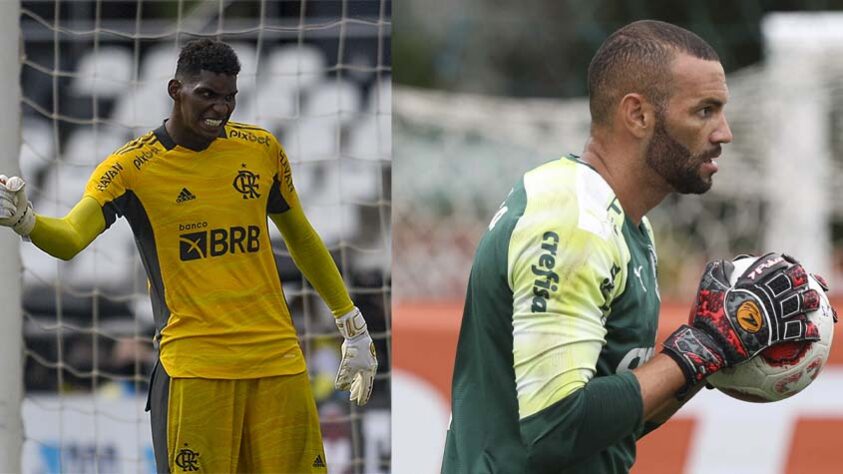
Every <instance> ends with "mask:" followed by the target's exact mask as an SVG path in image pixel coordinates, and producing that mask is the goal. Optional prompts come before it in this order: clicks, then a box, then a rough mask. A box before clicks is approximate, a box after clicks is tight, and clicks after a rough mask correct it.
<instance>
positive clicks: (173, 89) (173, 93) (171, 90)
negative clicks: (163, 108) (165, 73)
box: [167, 79, 181, 102]
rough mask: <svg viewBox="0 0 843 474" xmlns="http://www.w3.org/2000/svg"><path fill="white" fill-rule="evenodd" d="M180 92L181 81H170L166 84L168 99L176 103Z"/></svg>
mask: <svg viewBox="0 0 843 474" xmlns="http://www.w3.org/2000/svg"><path fill="white" fill-rule="evenodd" d="M180 90H181V81H179V80H178V79H170V82H168V83H167V94H169V95H170V98H171V99H173V100H174V101H176V102H178V100H179V91H180Z"/></svg>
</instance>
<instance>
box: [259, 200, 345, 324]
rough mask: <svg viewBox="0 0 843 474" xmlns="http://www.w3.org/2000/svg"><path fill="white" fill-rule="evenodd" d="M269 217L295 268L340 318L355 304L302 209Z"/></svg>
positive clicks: (296, 207) (291, 209)
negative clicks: (279, 234) (296, 267)
mask: <svg viewBox="0 0 843 474" xmlns="http://www.w3.org/2000/svg"><path fill="white" fill-rule="evenodd" d="M269 216H270V218H271V219H272V221H273V222H274V223H275V225H276V226H277V227H278V230H280V231H281V234H282V235H283V236H284V241H285V242H286V243H287V249H288V250H289V251H290V255H291V256H292V257H293V261H294V262H295V263H296V266H298V267H299V269H300V270H301V272H302V273H303V274H304V276H305V278H307V280H308V281H309V282H310V283H311V284H312V285H313V287H314V288H316V291H317V292H318V293H319V295H320V296H321V297H322V299H323V300H324V301H325V304H327V305H328V307H329V308H330V309H331V312H332V313H333V314H334V316H335V317H339V316H342V315H343V314H345V313H347V312H349V311H351V309H352V308H353V307H354V303H352V302H351V298H350V297H349V296H348V291H347V290H346V288H345V282H343V280H342V275H340V272H339V270H338V269H337V265H336V263H334V260H333V259H332V258H331V254H330V252H328V249H327V248H326V247H325V244H324V243H323V242H322V239H321V238H320V237H319V234H317V233H316V230H314V229H313V226H312V225H310V222H309V221H308V220H307V217H306V216H305V215H304V211H303V210H302V208H301V206H298V205H296V206H293V207H291V208H290V209H289V210H287V211H286V212H284V213H281V214H270V215H269Z"/></svg>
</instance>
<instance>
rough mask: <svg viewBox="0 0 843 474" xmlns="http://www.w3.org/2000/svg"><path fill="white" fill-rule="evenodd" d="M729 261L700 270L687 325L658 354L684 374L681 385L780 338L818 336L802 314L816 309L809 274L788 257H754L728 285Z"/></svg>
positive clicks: (817, 300)
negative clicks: (668, 357) (671, 362)
mask: <svg viewBox="0 0 843 474" xmlns="http://www.w3.org/2000/svg"><path fill="white" fill-rule="evenodd" d="M733 270H734V265H733V264H732V262H727V261H724V260H716V261H713V262H710V263H709V264H708V265H707V266H706V268H705V272H703V277H702V280H701V281H700V288H699V291H698V292H697V298H696V301H695V303H694V307H693V308H692V309H691V317H690V321H689V323H690V325H682V326H681V327H680V328H679V329H677V330H676V332H674V333H673V334H672V335H671V336H670V337H669V338H667V340H666V341H665V343H664V349H663V350H662V352H664V353H665V354H667V355H669V356H670V357H672V358H673V359H674V360H675V361H676V362H677V364H679V367H681V368H682V371H683V372H684V373H685V386H684V387H683V388H682V389H681V390H680V391H679V392H678V393H677V395H678V396H680V397H681V396H682V395H684V394H685V393H686V392H687V391H688V389H689V388H691V387H692V386H694V385H696V384H697V383H700V382H702V381H703V380H704V379H705V378H706V377H708V376H709V375H711V374H713V373H715V372H717V371H718V370H720V369H722V368H724V367H729V366H733V365H735V364H738V363H741V362H743V361H745V360H747V359H750V358H752V357H753V356H755V355H756V354H758V353H759V352H761V351H763V350H764V349H766V348H768V347H770V346H772V345H773V344H776V343H779V342H783V341H801V340H818V339H819V331H818V330H817V327H816V326H815V325H814V324H813V323H811V322H810V321H808V318H807V316H806V315H805V313H806V312H810V311H814V310H815V309H817V308H818V307H819V304H820V297H819V294H818V293H817V292H816V290H812V289H808V275H807V273H806V272H805V269H804V268H802V266H801V265H800V264H799V262H797V261H796V260H795V259H793V258H792V257H790V256H788V255H783V254H777V253H769V254H767V255H764V256H763V257H761V258H759V259H758V260H757V261H756V262H755V263H753V264H752V265H751V266H750V267H749V268H748V269H747V270H746V271H745V272H744V273H743V275H741V276H740V277H738V279H737V281H736V282H735V285H734V286H733V287H732V286H731V285H729V280H730V277H731V274H732V271H733Z"/></svg>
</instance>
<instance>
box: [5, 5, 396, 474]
mask: <svg viewBox="0 0 843 474" xmlns="http://www.w3.org/2000/svg"><path fill="white" fill-rule="evenodd" d="M390 18H391V2H390V1H389V0H380V1H372V2H354V1H347V0H343V1H340V0H337V1H324V2H306V1H266V0H261V1H233V0H231V1H222V0H213V1H198V2H194V1H144V0H136V1H108V0H100V1H78V2H62V1H59V0H56V1H23V2H22V15H21V30H22V35H23V51H24V57H23V58H22V86H23V97H22V99H21V101H22V109H23V127H22V148H21V155H20V163H21V169H22V174H23V176H24V177H25V178H26V179H27V182H28V190H29V193H30V199H31V200H32V201H33V204H34V207H35V209H36V210H37V212H39V213H40V214H44V215H49V216H62V215H64V214H65V213H66V212H67V211H69V210H70V208H71V206H72V205H73V204H75V203H76V202H77V201H78V199H79V198H80V197H81V194H82V191H83V188H84V185H85V183H86V181H87V179H88V177H89V176H90V174H91V172H92V170H93V168H94V167H95V166H96V164H97V163H98V162H99V161H100V160H102V159H103V158H105V156H107V155H108V154H109V153H111V152H112V151H114V150H116V149H117V148H119V147H120V146H122V145H123V144H125V143H126V142H127V141H128V140H130V139H131V138H133V137H135V136H137V135H139V134H141V133H144V132H146V131H148V130H150V129H152V128H156V127H157V126H159V125H160V124H161V122H162V120H163V119H164V118H166V117H167V116H168V115H169V108H170V99H169V97H168V96H167V94H166V84H167V81H168V80H169V79H170V78H171V77H172V75H173V72H174V70H175V60H176V58H177V55H178V50H179V47H180V46H181V45H183V44H184V43H185V42H186V41H188V40H190V39H192V38H195V37H200V36H202V37H213V38H217V39H221V40H224V41H226V42H228V43H229V44H231V45H232V46H233V47H234V49H235V51H236V52H237V54H238V57H239V59H240V61H241V65H242V72H241V74H240V75H239V78H238V89H239V93H238V106H237V109H236V111H235V113H234V115H233V117H232V119H233V120H237V121H242V122H247V123H253V124H256V125H258V126H261V127H263V128H266V129H268V130H270V131H271V132H273V133H274V134H275V135H276V136H277V137H278V138H279V140H280V141H281V143H282V144H283V145H284V146H285V148H286V150H287V154H288V156H289V157H290V159H291V162H292V166H293V173H294V179H295V180H296V187H297V190H298V193H299V196H300V197H301V200H302V202H303V205H304V207H305V212H306V214H307V215H308V217H309V218H310V220H311V222H312V223H313V225H314V227H315V228H316V229H317V231H318V232H319V233H320V235H321V236H322V238H323V240H324V241H325V243H326V245H328V247H329V250H330V251H331V252H332V255H333V256H334V258H335V260H336V261H337V263H338V265H339V267H340V270H341V272H342V274H343V277H344V279H345V281H346V284H347V287H348V288H349V291H350V293H351V297H352V299H353V300H354V301H355V303H356V304H357V306H358V307H360V308H361V310H362V311H363V314H364V315H365V316H366V319H367V321H368V323H369V329H370V332H372V336H373V338H374V339H375V341H376V346H377V349H378V353H379V362H380V370H379V375H378V378H377V382H376V386H375V390H374V398H373V400H372V401H370V405H369V406H367V408H366V409H365V410H357V409H353V408H352V407H351V406H350V405H349V404H348V402H347V399H346V397H347V393H345V394H344V393H338V392H335V391H334V390H333V387H332V384H333V377H334V374H335V370H336V367H337V365H338V363H339V351H338V349H339V342H340V340H339V339H338V335H337V332H336V328H335V327H334V324H333V318H332V316H331V314H330V312H329V311H328V309H327V308H326V307H325V305H324V304H323V303H322V302H321V300H319V298H318V295H317V294H316V293H315V291H314V290H313V289H312V288H311V287H310V285H309V284H308V283H307V281H306V280H305V279H304V278H303V277H302V276H301V274H300V273H299V272H298V270H297V269H296V268H295V267H294V265H293V263H292V260H291V258H290V256H289V253H288V252H287V250H286V248H285V246H284V244H283V241H282V240H281V238H280V234H278V233H277V232H275V233H274V234H272V239H273V246H274V248H275V249H276V255H277V262H278V266H279V271H280V273H281V277H282V281H283V282H284V291H285V295H286V297H287V301H288V304H289V306H290V309H291V311H292V313H293V315H294V322H295V324H296V327H297V328H298V330H299V334H300V340H301V341H302V346H303V349H304V352H305V356H306V359H307V361H308V366H309V369H310V375H311V380H312V386H313V390H314V393H315V395H316V398H317V403H318V405H319V409H320V417H321V420H322V423H323V435H324V440H325V449H326V455H327V458H328V463H329V469H330V471H331V472H381V471H388V470H389V457H390V443H389V406H390V393H389V373H390V360H389V354H390V348H389V336H390V313H389V308H390V296H391V295H390V285H391V282H390V268H391V260H390V244H389V242H390V240H391V230H390V207H391V195H390V173H391V128H390V125H391V124H390V122H391V108H390V104H391V80H390V78H391V66H390V64H391V51H390V47H389V45H390V36H391V19H390ZM270 228H271V229H273V226H270ZM273 230H274V229H273ZM21 252H22V255H23V262H24V299H23V305H24V313H25V327H24V345H25V356H26V361H25V389H26V397H25V401H24V407H23V418H24V425H25V440H24V453H23V469H24V472H152V471H153V469H154V461H153V455H152V449H151V440H150V436H149V426H148V415H147V414H145V413H144V412H143V408H144V404H145V399H146V390H147V378H148V374H149V371H150V368H151V366H152V364H153V363H154V361H155V357H156V354H155V352H154V350H153V347H152V343H151V341H152V334H153V321H152V314H151V307H150V303H149V298H148V295H147V282H146V276H145V274H144V272H143V268H142V265H141V264H140V260H139V258H138V256H137V250H136V249H135V243H134V240H133V236H132V233H131V229H130V228H129V226H128V224H127V223H126V222H125V220H122V219H121V220H118V221H117V222H116V223H115V224H114V225H113V226H112V227H111V228H110V229H109V230H108V231H106V232H105V233H104V234H102V235H101V236H100V237H99V238H98V239H97V240H95V241H94V243H93V244H92V245H91V246H90V247H89V248H87V249H86V250H84V251H83V252H82V253H80V254H79V255H78V256H76V257H75V258H74V259H73V260H71V261H69V262H60V261H57V260H56V259H53V258H52V257H49V256H47V255H46V254H44V253H42V252H40V251H39V250H38V249H36V248H34V246H32V245H31V244H27V243H24V244H22V246H21Z"/></svg>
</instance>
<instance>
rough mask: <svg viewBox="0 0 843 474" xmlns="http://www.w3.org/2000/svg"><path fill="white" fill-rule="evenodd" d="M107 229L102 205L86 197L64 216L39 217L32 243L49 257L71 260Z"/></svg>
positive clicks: (30, 235) (31, 235)
mask: <svg viewBox="0 0 843 474" xmlns="http://www.w3.org/2000/svg"><path fill="white" fill-rule="evenodd" d="M104 229H105V218H104V217H103V215H102V208H100V205H99V203H97V201H96V200H94V199H91V198H83V199H82V200H81V201H79V203H78V204H76V206H74V207H73V209H71V210H70V212H69V213H68V214H67V215H66V216H64V217H62V218H55V217H47V216H39V215H36V216H35V228H34V229H32V233H31V234H29V238H30V240H32V243H33V244H35V245H36V246H37V247H38V248H40V249H41V250H43V251H45V252H47V253H48V254H50V255H52V256H54V257H57V258H60V259H63V260H70V259H71V258H73V256H74V255H76V254H77V253H79V252H80V251H81V250H82V249H84V248H85V247H87V246H88V245H89V244H90V243H91V242H93V240H94V239H95V238H96V237H97V236H98V235H99V234H100V233H101V232H102V231H103V230H104Z"/></svg>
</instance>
